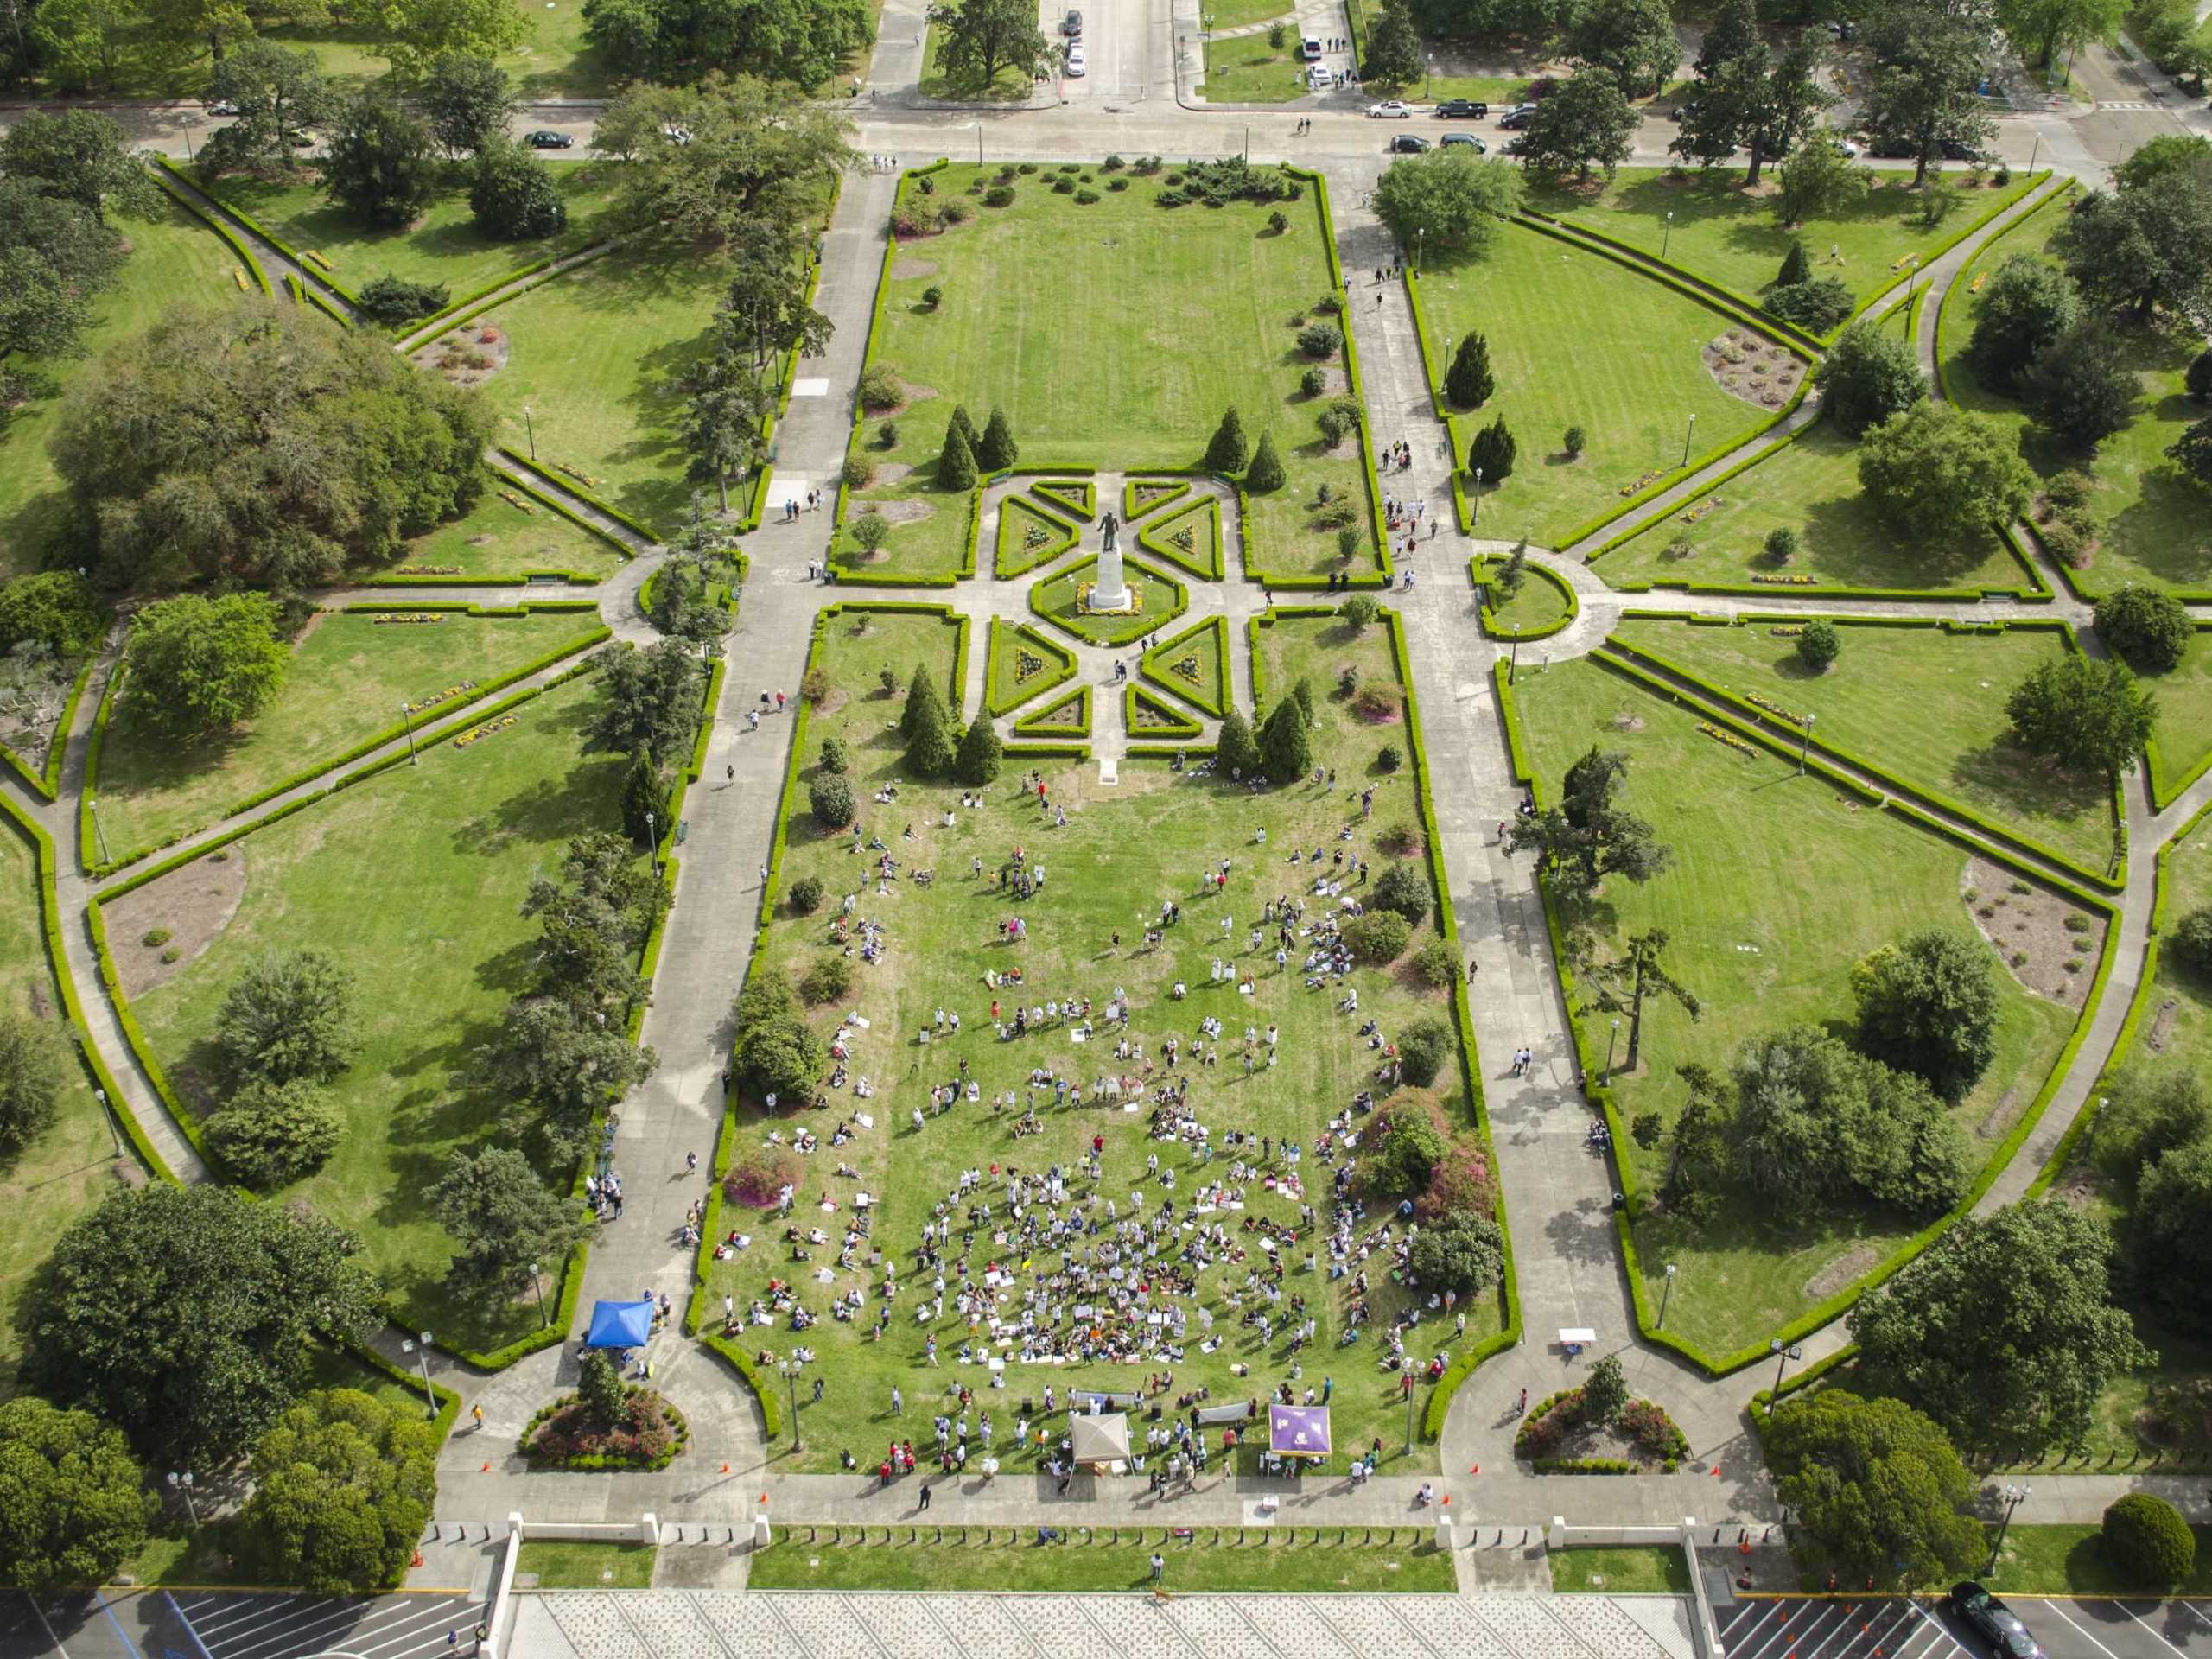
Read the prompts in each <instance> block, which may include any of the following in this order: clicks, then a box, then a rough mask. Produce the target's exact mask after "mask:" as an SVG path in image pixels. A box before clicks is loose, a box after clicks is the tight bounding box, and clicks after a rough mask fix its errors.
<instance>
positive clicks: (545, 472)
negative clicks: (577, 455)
mask: <svg viewBox="0 0 2212 1659" xmlns="http://www.w3.org/2000/svg"><path fill="white" fill-rule="evenodd" d="M499 453H500V454H502V455H504V456H505V457H506V459H507V461H508V462H509V463H510V464H511V465H513V466H516V467H522V468H524V470H526V471H528V472H529V473H530V474H532V475H533V476H534V477H536V478H537V479H538V480H540V481H541V482H542V483H543V484H546V485H550V486H552V487H553V488H554V489H556V490H558V491H560V492H561V493H563V494H564V495H569V496H573V497H574V498H575V499H577V500H579V501H581V502H582V503H583V504H584V505H586V506H588V507H590V508H591V509H592V510H593V511H594V512H603V513H605V514H606V515H607V517H608V518H612V519H613V521H614V522H615V523H616V524H620V525H621V526H622V528H623V529H625V530H626V531H629V532H630V533H631V534H632V536H635V537H639V538H640V539H641V540H643V541H644V542H645V543H646V545H648V546H651V547H658V545H659V544H660V537H659V536H658V535H657V534H656V533H655V532H654V531H652V530H650V529H648V528H647V527H646V526H645V525H644V524H639V522H638V521H637V520H636V519H635V518H632V517H630V515H629V514H628V513H626V512H623V511H622V510H621V508H620V507H616V506H611V505H608V504H607V502H605V501H602V500H601V499H599V497H597V496H595V495H594V494H593V493H591V492H590V491H589V490H587V489H585V488H583V487H582V486H580V485H578V484H576V483H575V482H574V481H573V480H569V479H565V478H563V477H561V476H559V475H558V474H556V473H554V472H552V471H551V470H550V469H549V468H547V467H541V466H539V465H538V464H537V462H536V461H532V460H531V458H530V457H529V456H528V455H525V454H521V453H519V452H518V451H517V450H513V449H510V448H508V447H507V446H506V445H505V444H504V443H503V444H501V445H499Z"/></svg>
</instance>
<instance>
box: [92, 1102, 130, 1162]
mask: <svg viewBox="0 0 2212 1659" xmlns="http://www.w3.org/2000/svg"><path fill="white" fill-rule="evenodd" d="M92 1095H93V1097H94V1098H95V1099H97V1100H98V1101H99V1103H100V1121H101V1122H104V1123H105V1124H106V1125H107V1138H108V1139H109V1140H110V1141H113V1142H114V1143H115V1155H116V1156H117V1157H118V1158H120V1157H122V1156H123V1137H122V1136H121V1135H118V1134H117V1133H116V1130H115V1112H114V1109H112V1108H111V1107H110V1106H109V1105H108V1103H107V1090H105V1089H95V1090H92Z"/></svg>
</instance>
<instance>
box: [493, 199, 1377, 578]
mask: <svg viewBox="0 0 2212 1659" xmlns="http://www.w3.org/2000/svg"><path fill="white" fill-rule="evenodd" d="M997 170H998V169H997V168H995V167H994V168H989V169H986V170H982V171H979V170H978V169H977V168H973V167H969V166H965V165H956V166H952V167H949V168H944V169H943V170H941V171H939V172H938V173H937V174H935V175H932V177H931V183H932V184H933V186H934V189H933V191H932V193H931V194H929V195H927V196H925V195H923V194H921V192H920V190H919V188H918V181H914V180H911V179H910V180H907V181H906V182H905V183H904V184H903V185H902V186H901V194H900V198H899V199H900V200H901V201H902V202H903V203H905V204H906V206H907V207H912V208H915V209H917V210H918V211H923V212H926V211H928V210H929V209H930V208H931V206H932V205H933V204H936V203H942V202H944V201H945V200H960V201H962V202H963V203H968V204H970V205H974V204H976V203H978V202H979V201H980V198H976V197H971V196H969V194H967V192H968V188H969V185H970V183H971V182H974V181H976V180H978V179H979V178H982V179H984V180H986V181H988V180H989V179H993V178H995V176H996V174H997ZM1088 170H1089V171H1090V173H1091V175H1092V178H1091V182H1090V184H1089V185H1079V186H1078V187H1077V188H1079V189H1090V190H1095V191H1096V192H1097V193H1098V194H1099V200H1097V201H1096V202H1093V203H1090V204H1088V205H1080V204H1078V203H1077V200H1076V199H1075V196H1074V195H1073V194H1069V195H1059V194H1055V193H1054V192H1053V191H1052V187H1051V185H1050V184H1049V183H1048V182H1047V179H1048V178H1049V177H1050V176H1051V175H1047V174H1045V173H1042V172H1039V173H1035V174H1022V175H1016V179H1015V183H1014V201H1013V202H1012V204H1011V205H1009V206H1007V207H982V206H976V218H974V219H970V220H969V222H968V223H967V224H964V225H961V226H957V227H955V228H953V229H952V230H950V231H948V232H944V234H942V235H935V236H929V237H924V238H917V239H915V240H912V241H910V242H908V243H906V244H905V245H902V246H901V247H900V248H899V251H897V252H896V253H895V254H894V255H893V260H892V264H891V270H890V278H889V283H888V291H887V295H886V296H885V302H884V306H883V312H882V321H881V323H880V327H878V328H877V331H876V334H875V340H874V346H873V348H872V353H871V359H870V360H871V362H872V363H873V364H877V365H882V366H884V367H886V368H887V369H889V370H890V371H891V372H893V373H894V374H896V375H897V376H898V378H899V380H900V381H901V382H902V383H903V384H904V385H905V386H906V389H907V399H908V401H907V403H906V406H905V407H904V408H903V409H901V410H899V411H898V412H897V413H896V414H895V415H894V416H892V417H891V418H892V419H893V421H894V422H895V423H896V427H897V435H898V442H896V443H895V444H894V445H893V446H891V447H889V448H886V447H884V446H883V445H882V443H881V442H880V435H881V432H882V429H883V425H884V422H883V419H882V418H881V417H878V416H871V417H869V418H868V420H866V421H865V422H863V423H861V426H860V428H859V429H857V431H856V433H855V444H854V454H860V455H865V456H866V457H867V458H868V459H869V460H871V461H874V462H875V463H876V464H877V475H876V480H875V482H874V484H873V485H872V486H870V487H869V488H868V489H865V490H861V491H858V492H856V493H855V496H856V502H855V505H849V506H848V508H847V510H846V511H847V523H848V524H850V523H851V521H852V516H853V514H854V512H855V511H856V507H857V502H864V501H879V502H881V503H883V504H884V507H885V512H886V515H887V517H889V518H892V519H893V530H892V535H891V539H890V542H889V543H888V545H887V549H886V556H885V558H884V560H883V561H882V562H881V563H880V564H879V565H878V566H877V567H876V568H877V569H881V570H885V571H892V570H896V571H900V572H905V573H911V574H917V575H919V574H934V573H950V571H952V570H953V569H957V566H958V564H959V563H960V560H961V557H962V555H963V553H964V551H965V550H966V546H967V541H966V537H967V522H968V520H967V499H966V497H965V494H964V493H956V492H948V491H944V490H941V489H939V488H938V487H937V483H936V477H935V473H936V462H937V456H938V451H939V450H940V449H941V448H943V447H944V430H945V424H946V422H947V420H948V419H949V418H950V415H951V412H952V406H953V404H956V403H958V404H964V405H965V406H966V407H967V409H968V411H969V415H970V416H971V417H972V418H973V419H974V420H975V422H976V425H977V426H978V427H979V428H980V427H981V426H982V424H983V423H984V421H985V419H986V417H987V416H988V414H989V412H990V410H991V408H992V406H993V405H995V404H996V405H1001V406H1003V407H1004V409H1005V410H1006V412H1007V419H1008V420H1009V421H1010V422H1011V423H1012V424H1013V428H1014V437H1015V440H1016V441H1017V442H1019V443H1020V446H1021V464H1022V465H1023V466H1025V467H1032V466H1055V465H1063V464H1065V465H1071V466H1077V465H1079V466H1096V467H1101V468H1103V469H1107V470H1113V469H1116V468H1128V469H1129V470H1132V471H1136V470H1141V469H1142V468H1144V467H1190V466H1195V465H1196V464H1198V461H1199V460H1200V458H1201V457H1202V455H1203V454H1204V453H1205V446H1206V441H1207V440H1208V438H1209V437H1211V435H1212V433H1213V430H1214V428H1215V427H1216V426H1217V424H1219V423H1220V420H1221V416H1222V411H1223V410H1224V409H1226V408H1228V407H1229V406H1230V405H1231V404H1235V405H1236V407H1237V408H1238V410H1239V411H1240V413H1241V414H1242V416H1243V424H1244V429H1245V432H1246V435H1247V436H1248V438H1249V441H1250V442H1252V443H1253V444H1255V445H1256V444H1257V443H1258V442H1259V440H1260V435H1261V434H1262V432H1265V431H1269V430H1272V431H1273V432H1274V437H1275V442H1276V443H1277V445H1278V446H1279V447H1280V448H1281V452H1282V460H1283V465H1284V467H1285V470H1286V471H1287V474H1288V482H1287V484H1286V485H1285V486H1284V487H1283V488H1282V489H1281V490H1278V491H1275V492H1274V493H1270V494H1267V495H1255V496H1253V497H1252V498H1251V511H1252V522H1251V524H1250V525H1249V536H1250V537H1251V542H1252V546H1253V550H1254V552H1253V563H1255V564H1256V565H1257V566H1258V567H1259V568H1260V569H1266V570H1269V571H1272V572H1278V573H1286V574H1287V573H1289V572H1293V571H1300V572H1302V571H1319V570H1321V569H1326V568H1328V567H1329V566H1330V565H1331V563H1332V562H1333V560H1334V559H1335V556H1336V531H1333V530H1330V529H1323V528H1319V527H1317V526H1315V525H1314V524H1313V523H1312V518H1313V514H1312V507H1313V504H1314V502H1315V500H1316V492H1317V490H1318V488H1319V486H1321V485H1323V484H1326V485H1328V486H1330V487H1331V489H1332V491H1333V492H1334V493H1336V494H1338V495H1339V496H1344V495H1348V496H1350V497H1351V499H1353V500H1354V501H1357V502H1363V501H1364V500H1365V491H1364V488H1363V470H1362V467H1361V463H1360V458H1359V455H1358V454H1357V450H1356V449H1355V448H1353V446H1352V444H1351V442H1347V443H1346V444H1344V446H1342V453H1341V454H1323V453H1322V452H1321V448H1320V438H1319V429H1318V426H1317V420H1318V416H1319V411H1320V410H1321V408H1322V407H1324V406H1325V403H1326V398H1325V397H1324V398H1320V399H1314V398H1308V397H1304V396H1303V395H1302V394H1301V393H1300V391H1299V390H1298V384H1299V376H1300V372H1302V371H1303V369H1304V368H1305V366H1306V362H1305V359H1303V358H1301V356H1300V353H1299V351H1298V347H1297V345H1296V336H1297V333H1298V330H1297V328H1296V327H1294V326H1293V323H1292V319H1293V318H1294V317H1297V318H1300V319H1301V320H1312V319H1313V317H1315V316H1316V315H1318V314H1316V313H1314V312H1313V310H1312V308H1313V305H1314V303H1315V302H1317V301H1319V300H1320V299H1322V298H1324V297H1325V296H1327V294H1328V293H1329V291H1330V276H1329V266H1328V262H1327V255H1326V253H1325V251H1324V248H1323V245H1322V237H1323V234H1324V226H1323V225H1322V222H1321V219H1320V217H1319V207H1318V202H1317V200H1316V198H1315V196H1314V194H1313V191H1312V190H1311V188H1308V190H1307V192H1306V195H1305V197H1304V198H1303V199H1302V200H1300V201H1297V202H1292V203H1287V204H1285V205H1284V208H1283V211H1284V212H1285V213H1286V215H1287V218H1288V219H1289V226H1290V228H1289V229H1288V231H1287V232H1285V233H1284V234H1281V235H1276V234H1275V233H1274V232H1271V231H1269V230H1268V213H1269V212H1270V211H1272V210H1271V209H1269V208H1267V207H1260V206H1258V205H1256V204H1254V203H1249V202H1241V203H1237V204H1236V205H1234V206H1231V207H1224V208H1220V209H1211V208H1206V207H1182V208H1177V209H1173V210H1170V209H1166V208H1162V207H1157V206H1155V205H1154V200H1153V199H1154V196H1156V195H1157V194H1159V193H1160V191H1161V190H1162V189H1163V188H1166V186H1165V183H1164V180H1165V178H1166V175H1165V174H1160V175H1154V176H1153V177H1152V178H1149V179H1138V178H1130V179H1129V188H1128V189H1127V190H1124V191H1120V192H1116V191H1113V190H1110V189H1109V184H1110V183H1111V182H1112V181H1113V180H1114V179H1115V178H1116V177H1117V176H1119V177H1125V178H1126V177H1128V175H1126V174H1123V175H1111V174H1108V173H1105V172H1103V171H1101V170H1098V169H1096V168H1092V169H1088ZM932 287H935V288H941V289H943V290H944V293H943V297H942V300H941V301H940V302H939V303H938V305H937V306H936V307H935V308H930V307H928V306H925V304H924V303H923V301H922V294H923V292H924V290H925V289H930V288H932ZM1328 366H1329V369H1330V372H1331V375H1332V385H1333V386H1335V387H1337V388H1338V389H1339V390H1341V389H1342V387H1343V385H1344V364H1343V359H1342V354H1341V353H1338V356H1337V357H1336V358H1335V359H1332V361H1331V363H1330V364H1329V365H1328ZM501 378H503V379H504V378H506V377H505V376H502V377H501ZM1331 395H1333V393H1332V394H1331ZM844 545H849V543H848V544H844ZM846 556H849V554H848V555H846ZM1373 558H1374V553H1373V551H1372V550H1369V551H1368V552H1367V553H1366V554H1364V555H1363V556H1361V559H1362V560H1363V561H1364V560H1372V559H1373ZM1355 568H1371V566H1368V565H1366V564H1364V563H1361V562H1360V561H1356V565H1355Z"/></svg>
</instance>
